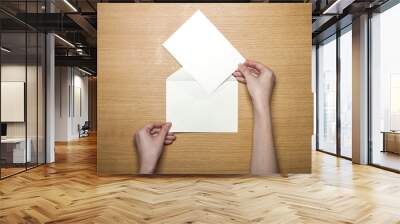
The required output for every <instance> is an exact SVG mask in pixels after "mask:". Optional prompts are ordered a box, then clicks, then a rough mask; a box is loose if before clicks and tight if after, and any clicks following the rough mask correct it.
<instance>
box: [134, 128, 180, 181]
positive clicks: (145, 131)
mask: <svg viewBox="0 0 400 224" xmlns="http://www.w3.org/2000/svg"><path fill="white" fill-rule="evenodd" d="M170 128H171V123H163V122H160V123H150V124H148V125H146V126H144V127H143V128H141V129H140V130H139V131H138V132H137V133H136V134H135V145H136V149H137V151H138V154H139V174H153V173H154V171H155V170H156V168H157V164H158V160H159V158H160V156H161V154H162V152H163V150H164V145H169V144H172V143H173V142H174V141H175V139H176V136H175V134H174V133H172V132H169V130H170Z"/></svg>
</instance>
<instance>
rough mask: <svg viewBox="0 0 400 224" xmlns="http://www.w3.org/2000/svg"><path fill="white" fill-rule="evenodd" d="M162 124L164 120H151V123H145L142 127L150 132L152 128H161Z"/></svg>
mask: <svg viewBox="0 0 400 224" xmlns="http://www.w3.org/2000/svg"><path fill="white" fill-rule="evenodd" d="M164 124H165V122H153V123H149V124H147V125H145V126H144V127H143V129H144V130H146V131H148V132H151V130H152V129H154V128H161V127H162V126H163V125H164Z"/></svg>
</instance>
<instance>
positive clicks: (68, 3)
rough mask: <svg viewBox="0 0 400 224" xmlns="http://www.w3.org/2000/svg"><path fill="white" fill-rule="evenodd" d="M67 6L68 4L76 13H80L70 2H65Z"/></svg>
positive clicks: (66, 0)
mask: <svg viewBox="0 0 400 224" xmlns="http://www.w3.org/2000/svg"><path fill="white" fill-rule="evenodd" d="M64 2H65V4H67V5H68V6H69V7H70V8H71V9H72V10H73V11H74V12H78V10H77V9H76V8H75V7H74V6H73V5H72V4H71V3H70V2H69V1H68V0H64Z"/></svg>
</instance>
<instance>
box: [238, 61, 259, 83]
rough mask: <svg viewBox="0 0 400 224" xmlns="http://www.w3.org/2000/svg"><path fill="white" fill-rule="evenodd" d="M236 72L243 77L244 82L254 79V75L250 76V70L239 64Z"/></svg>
mask: <svg viewBox="0 0 400 224" xmlns="http://www.w3.org/2000/svg"><path fill="white" fill-rule="evenodd" d="M238 70H239V72H240V73H241V74H242V75H243V76H244V78H245V79H246V81H249V79H254V78H256V77H255V76H254V75H252V74H251V70H250V69H249V68H248V67H247V66H245V65H244V64H239V66H238Z"/></svg>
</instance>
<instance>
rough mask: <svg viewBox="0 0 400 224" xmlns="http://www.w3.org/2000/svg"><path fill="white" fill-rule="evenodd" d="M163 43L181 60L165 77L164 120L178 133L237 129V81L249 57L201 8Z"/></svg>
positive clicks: (235, 130) (234, 130) (232, 130)
mask: <svg viewBox="0 0 400 224" xmlns="http://www.w3.org/2000/svg"><path fill="white" fill-rule="evenodd" d="M163 46H164V47H165V48H166V49H167V50H168V51H169V52H170V53H171V55H172V56H174V57H175V59H176V60H177V61H178V62H179V63H180V64H181V65H182V68H180V69H179V70H178V71H176V72H175V73H173V74H172V75H170V76H169V77H168V79H167V81H166V119H167V121H169V122H172V124H173V125H172V129H171V131H174V132H237V129H238V109H237V107H238V85H237V81H236V80H235V79H234V78H233V77H231V74H232V73H233V72H234V71H235V70H236V68H237V66H238V64H239V63H243V62H244V61H245V59H244V58H243V57H242V56H241V55H240V53H239V52H238V51H237V50H236V49H235V48H234V47H233V46H232V45H231V43H230V42H229V41H228V40H227V39H226V38H225V37H224V36H223V34H222V33H221V32H220V31H219V30H218V29H217V28H216V27H215V26H214V25H213V24H212V23H211V22H210V21H209V20H208V19H207V17H206V16H205V15H204V14H203V13H202V12H201V11H197V12H196V13H195V14H194V15H193V16H192V17H191V18H190V19H188V20H187V21H186V22H185V23H184V24H183V25H182V26H181V27H180V28H179V29H178V30H177V31H176V32H175V33H174V34H173V35H172V36H171V37H170V38H168V40H167V41H165V43H164V44H163Z"/></svg>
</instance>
